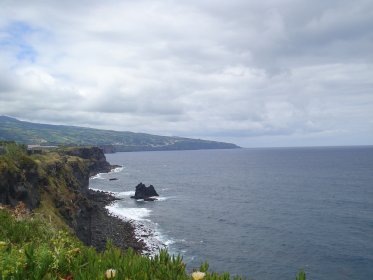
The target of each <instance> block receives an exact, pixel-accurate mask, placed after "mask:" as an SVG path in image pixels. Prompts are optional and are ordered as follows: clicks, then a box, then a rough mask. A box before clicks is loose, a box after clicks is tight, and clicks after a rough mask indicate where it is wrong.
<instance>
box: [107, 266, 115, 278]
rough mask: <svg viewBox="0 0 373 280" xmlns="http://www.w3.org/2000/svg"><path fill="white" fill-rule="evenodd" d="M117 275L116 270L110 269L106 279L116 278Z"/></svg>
mask: <svg viewBox="0 0 373 280" xmlns="http://www.w3.org/2000/svg"><path fill="white" fill-rule="evenodd" d="M116 273H117V271H116V270H115V269H112V268H110V269H108V270H106V272H105V277H106V279H110V278H114V277H115V274H116Z"/></svg>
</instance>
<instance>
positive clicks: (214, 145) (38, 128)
mask: <svg viewBox="0 0 373 280" xmlns="http://www.w3.org/2000/svg"><path fill="white" fill-rule="evenodd" d="M0 140H13V141H16V142H18V143H23V144H39V145H92V146H100V147H103V148H104V149H105V151H106V152H121V151H123V152H126V151H164V150H200V149H235V148H239V147H238V146H237V145H235V144H231V143H224V142H216V141H208V140H200V139H191V138H183V137H169V136H158V135H151V134H146V133H134V132H129V131H114V130H102V129H94V128H87V127H78V126H66V125H50V124H40V123H31V122H25V121H20V120H17V119H15V118H11V117H7V116H0Z"/></svg>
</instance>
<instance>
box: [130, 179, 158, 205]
mask: <svg viewBox="0 0 373 280" xmlns="http://www.w3.org/2000/svg"><path fill="white" fill-rule="evenodd" d="M152 196H159V195H158V194H157V192H156V191H155V189H154V186H153V185H150V186H149V187H147V186H145V184H143V183H140V184H138V185H137V186H136V192H135V195H134V196H131V198H134V199H144V200H148V201H150V200H155V199H151V198H150V197H152Z"/></svg>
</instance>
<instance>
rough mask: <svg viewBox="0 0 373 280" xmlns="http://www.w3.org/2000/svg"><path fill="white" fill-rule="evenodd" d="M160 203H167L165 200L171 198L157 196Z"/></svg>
mask: <svg viewBox="0 0 373 280" xmlns="http://www.w3.org/2000/svg"><path fill="white" fill-rule="evenodd" d="M155 198H156V199H157V200H158V201H165V200H168V199H169V197H165V196H157V197H155Z"/></svg>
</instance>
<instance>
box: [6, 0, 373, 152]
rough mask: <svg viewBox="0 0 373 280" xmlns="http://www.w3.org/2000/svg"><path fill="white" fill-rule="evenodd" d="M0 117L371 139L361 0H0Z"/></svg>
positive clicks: (366, 29)
mask: <svg viewBox="0 0 373 280" xmlns="http://www.w3.org/2000/svg"><path fill="white" fill-rule="evenodd" d="M0 115H7V116H13V117H16V118H19V119H21V120H27V121H33V122H41V123H51V124H66V125H77V126H88V127H94V128H101V129H114V130H124V131H134V132H147V133H152V134H159V135H170V136H184V137H193V138H201V139H211V140H218V141H226V142H233V143H236V144H238V145H240V146H243V147H287V146H334V145H371V144H373V1H371V0H356V1H344V0H340V1H334V0H330V1H328V0H314V1H308V0H264V1H251V0H229V1H220V0H215V1H212V0H206V1H205V0H188V1H181V0H179V1H172V0H164V1H157V0H152V1H147V0H136V1H126V0H121V1H119V0H118V1H117V0H105V1H103V0H90V1H87V0H81V1H75V0H74V1H71V0H64V1H59V0H50V1H39V0H34V1H29V0H24V1H23V0H0Z"/></svg>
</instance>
